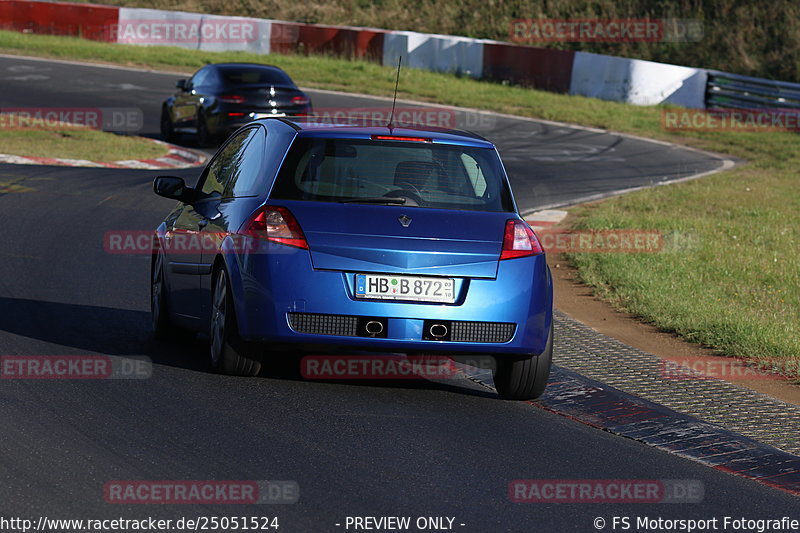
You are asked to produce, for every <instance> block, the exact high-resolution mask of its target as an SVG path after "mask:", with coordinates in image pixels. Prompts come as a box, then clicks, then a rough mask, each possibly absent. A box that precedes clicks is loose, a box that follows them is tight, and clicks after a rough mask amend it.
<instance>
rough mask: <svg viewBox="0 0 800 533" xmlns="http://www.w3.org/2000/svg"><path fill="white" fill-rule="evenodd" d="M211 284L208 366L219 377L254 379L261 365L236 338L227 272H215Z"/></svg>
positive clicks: (245, 344)
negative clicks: (209, 361)
mask: <svg viewBox="0 0 800 533" xmlns="http://www.w3.org/2000/svg"><path fill="white" fill-rule="evenodd" d="M212 281H213V287H214V289H213V291H212V295H211V326H210V329H209V335H208V336H209V345H210V353H211V366H212V367H213V368H214V370H216V371H218V372H221V373H223V374H229V375H234V376H256V375H258V373H259V372H260V371H261V362H260V361H259V360H258V358H257V357H256V356H255V354H254V350H253V347H252V346H251V345H250V344H249V343H247V342H245V341H243V340H242V339H241V338H239V328H238V326H237V323H236V313H235V311H234V305H233V300H232V296H231V295H232V292H231V284H230V280H229V279H228V273H227V271H226V270H225V269H224V268H219V269H217V271H216V272H215V274H214V277H213V278H212Z"/></svg>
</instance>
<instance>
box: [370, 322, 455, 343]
mask: <svg viewBox="0 0 800 533" xmlns="http://www.w3.org/2000/svg"><path fill="white" fill-rule="evenodd" d="M362 324H363V326H362V327H363V329H362V331H363V333H362V335H363V336H368V337H385V336H386V324H385V323H384V321H383V320H376V319H367V320H365V321H364V322H362ZM422 329H423V333H422V338H423V339H424V340H436V341H445V340H449V339H450V326H449V324H446V323H441V322H436V321H433V320H426V321H425V323H424V325H423V328H422Z"/></svg>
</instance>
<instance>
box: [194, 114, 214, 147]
mask: <svg viewBox="0 0 800 533" xmlns="http://www.w3.org/2000/svg"><path fill="white" fill-rule="evenodd" d="M213 142H214V138H213V137H212V135H211V133H210V132H209V131H208V124H207V123H206V118H205V117H204V116H203V115H202V114H199V115H197V146H198V147H200V148H206V147H208V146H211V144H212V143H213Z"/></svg>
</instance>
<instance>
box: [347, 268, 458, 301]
mask: <svg viewBox="0 0 800 533" xmlns="http://www.w3.org/2000/svg"><path fill="white" fill-rule="evenodd" d="M356 298H376V299H379V300H408V301H412V302H439V303H453V302H455V301H456V291H455V281H454V280H453V279H452V278H436V277H427V276H395V275H393V274H356Z"/></svg>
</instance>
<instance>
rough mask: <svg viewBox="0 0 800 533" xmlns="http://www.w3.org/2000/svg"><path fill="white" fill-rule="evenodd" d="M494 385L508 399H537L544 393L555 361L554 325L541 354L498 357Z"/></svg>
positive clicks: (551, 326)
mask: <svg viewBox="0 0 800 533" xmlns="http://www.w3.org/2000/svg"><path fill="white" fill-rule="evenodd" d="M495 360H496V361H495V368H494V386H495V388H496V389H497V392H498V393H499V394H500V396H502V397H503V398H504V399H506V400H535V399H536V398H538V397H539V396H541V395H542V394H543V393H544V390H545V388H546V387H547V380H548V378H549V377H550V367H551V365H552V362H553V325H552V323H551V324H550V335H549V336H548V338H547V345H546V346H545V349H544V351H543V352H542V353H541V354H539V355H531V356H526V357H513V358H507V357H496V358H495Z"/></svg>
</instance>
